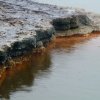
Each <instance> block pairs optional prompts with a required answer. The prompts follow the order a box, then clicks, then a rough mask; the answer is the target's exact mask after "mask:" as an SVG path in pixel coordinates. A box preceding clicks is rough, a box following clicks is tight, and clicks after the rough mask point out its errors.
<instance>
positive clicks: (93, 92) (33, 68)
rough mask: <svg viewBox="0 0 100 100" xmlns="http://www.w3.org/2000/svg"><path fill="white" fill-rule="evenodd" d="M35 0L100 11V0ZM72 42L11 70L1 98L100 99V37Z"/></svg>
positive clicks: (4, 81)
mask: <svg viewBox="0 0 100 100" xmlns="http://www.w3.org/2000/svg"><path fill="white" fill-rule="evenodd" d="M35 1H40V2H44V3H51V4H57V5H60V6H73V7H81V8H85V9H86V10H90V11H94V12H98V13H100V11H99V9H100V6H99V4H100V1H99V0H91V1H90V0H84V1H80V0H73V1H71V0H35ZM78 1H79V2H78ZM90 2H91V3H90ZM95 6H96V7H95ZM68 43H69V44H70V45H67V44H66V43H65V44H63V45H60V44H59V45H58V44H57V45H55V48H54V49H52V50H51V51H47V52H46V53H44V54H41V55H35V57H34V55H33V56H32V55H29V58H28V60H27V59H26V62H24V61H23V62H22V61H21V63H19V64H17V65H16V67H17V68H16V67H15V69H14V68H12V70H10V71H9V70H8V72H7V73H6V75H5V74H4V75H3V77H4V78H3V79H2V80H3V83H2V81H1V78H0V100H99V99H100V61H99V60H100V37H94V38H91V39H88V38H87V39H86V40H82V41H80V42H79V41H77V42H75V40H73V41H70V42H68ZM7 76H8V77H7ZM5 77H6V78H5Z"/></svg>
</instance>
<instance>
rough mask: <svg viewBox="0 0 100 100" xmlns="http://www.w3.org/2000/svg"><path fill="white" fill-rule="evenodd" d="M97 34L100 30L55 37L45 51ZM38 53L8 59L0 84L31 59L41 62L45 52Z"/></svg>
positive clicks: (31, 60)
mask: <svg viewBox="0 0 100 100" xmlns="http://www.w3.org/2000/svg"><path fill="white" fill-rule="evenodd" d="M98 36H100V32H94V33H91V34H90V35H84V36H79V35H74V36H70V37H57V38H56V39H55V40H54V41H53V42H52V43H50V44H49V45H48V47H47V48H46V51H45V52H48V51H49V50H52V49H55V48H70V47H71V46H73V45H75V44H77V43H81V42H84V41H86V40H89V39H92V38H95V37H98ZM43 51H44V48H43ZM40 55H41V54H37V53H35V54H34V53H32V54H27V55H25V56H23V57H20V58H16V59H14V60H11V61H9V64H10V65H9V66H10V67H9V68H4V66H3V67H2V66H1V69H0V86H1V85H2V84H3V82H4V80H5V79H6V78H7V77H12V76H14V75H15V74H16V73H17V72H19V71H22V70H24V69H26V68H27V67H28V66H30V65H31V64H32V62H33V61H34V62H36V63H37V61H38V62H39V63H41V61H43V59H44V58H43V56H44V55H45V54H44V55H43V56H40ZM37 56H40V57H41V59H40V57H37Z"/></svg>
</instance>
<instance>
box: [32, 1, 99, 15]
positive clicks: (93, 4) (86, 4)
mask: <svg viewBox="0 0 100 100" xmlns="http://www.w3.org/2000/svg"><path fill="white" fill-rule="evenodd" d="M33 1H37V2H40V3H46V4H53V5H59V6H64V7H76V8H84V9H86V10H87V11H92V12H96V13H100V0H33Z"/></svg>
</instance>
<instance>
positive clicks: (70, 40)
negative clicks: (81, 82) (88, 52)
mask: <svg viewBox="0 0 100 100" xmlns="http://www.w3.org/2000/svg"><path fill="white" fill-rule="evenodd" d="M99 36H100V32H93V33H91V34H86V35H73V36H70V37H69V36H68V37H57V38H56V39H55V41H54V42H53V43H50V45H49V46H48V48H49V49H48V48H47V49H48V50H50V49H52V48H54V49H56V48H70V47H72V46H73V45H75V44H79V43H82V42H84V41H87V40H90V39H92V38H96V37H99Z"/></svg>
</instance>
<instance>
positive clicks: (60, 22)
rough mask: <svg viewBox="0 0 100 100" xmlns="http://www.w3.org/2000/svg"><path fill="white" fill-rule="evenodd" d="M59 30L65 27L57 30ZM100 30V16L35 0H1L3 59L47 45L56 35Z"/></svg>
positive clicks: (3, 61) (0, 37)
mask: <svg viewBox="0 0 100 100" xmlns="http://www.w3.org/2000/svg"><path fill="white" fill-rule="evenodd" d="M57 30H60V31H61V30H66V32H65V33H64V34H63V33H58V34H57V33H55V31H57ZM93 31H100V16H99V15H96V14H93V13H88V12H85V11H84V10H82V9H75V8H61V7H58V6H54V5H48V4H40V3H36V2H33V1H32V0H0V63H5V62H6V61H7V60H9V58H12V57H16V56H21V55H23V54H25V53H26V52H29V51H32V50H33V49H35V48H40V47H43V46H46V45H47V44H48V42H50V41H51V40H52V39H53V38H54V35H55V36H59V35H61V36H69V35H73V34H87V33H91V32H93Z"/></svg>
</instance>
